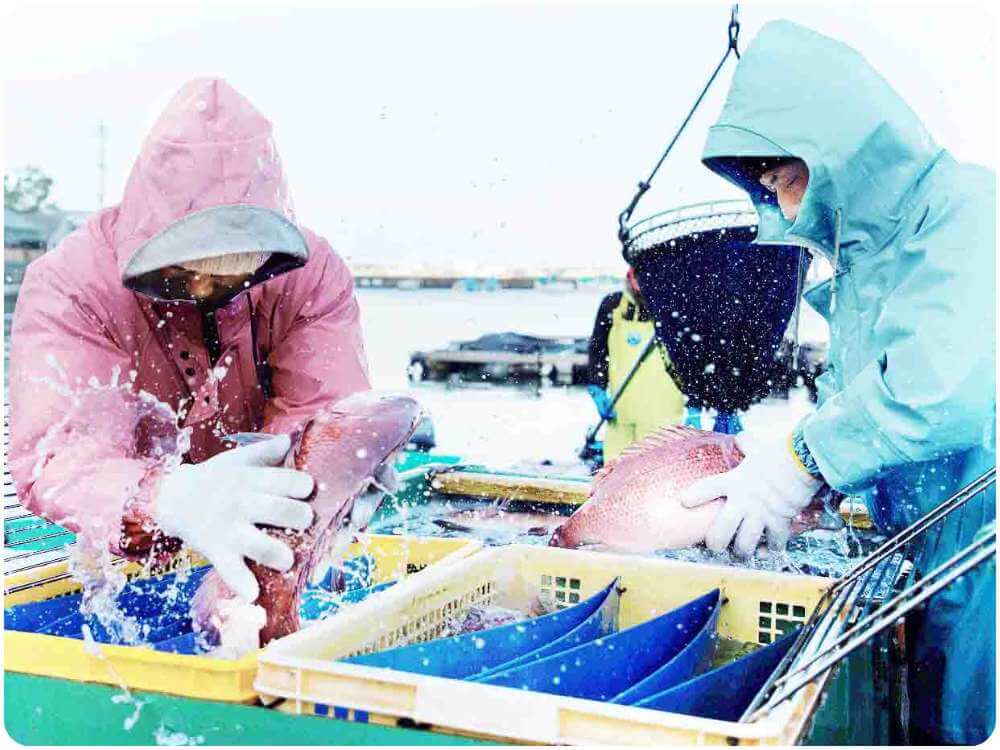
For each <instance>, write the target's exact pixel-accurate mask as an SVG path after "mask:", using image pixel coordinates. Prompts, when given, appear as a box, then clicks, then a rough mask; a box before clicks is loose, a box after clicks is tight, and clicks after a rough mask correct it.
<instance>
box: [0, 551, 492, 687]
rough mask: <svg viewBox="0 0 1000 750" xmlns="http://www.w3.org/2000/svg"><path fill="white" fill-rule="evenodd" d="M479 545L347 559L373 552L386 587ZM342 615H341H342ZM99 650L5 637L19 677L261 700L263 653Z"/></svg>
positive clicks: (49, 638)
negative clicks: (258, 676) (218, 655)
mask: <svg viewBox="0 0 1000 750" xmlns="http://www.w3.org/2000/svg"><path fill="white" fill-rule="evenodd" d="M480 547H481V545H480V543H479V542H474V541H469V540H461V539H429V538H417V537H405V536H386V535H378V534H372V535H370V536H369V537H368V541H367V542H365V543H355V544H353V545H352V546H351V547H350V548H349V550H348V555H349V556H350V555H356V554H362V553H365V552H367V553H368V554H371V555H372V556H373V557H374V558H375V582H376V583H382V582H383V581H387V580H391V579H394V578H404V577H406V576H409V575H411V574H413V573H416V572H418V571H422V570H424V569H425V568H428V567H430V566H436V565H438V564H440V565H442V566H445V567H447V565H448V564H450V563H454V562H456V561H457V560H460V559H461V558H463V557H466V556H468V555H470V554H472V553H473V552H475V551H476V550H478V549H479V548H480ZM141 571H142V568H141V567H140V566H138V565H136V564H134V563H128V564H126V566H125V572H126V574H127V575H129V576H130V577H131V576H134V575H139V574H141ZM66 572H67V568H66V563H57V564H52V565H48V566H45V567H42V568H38V569H36V570H33V571H29V572H26V573H21V574H18V575H17V576H8V577H7V578H5V579H4V589H5V592H6V591H9V590H11V589H14V588H18V587H19V586H21V585H24V584H26V583H31V582H32V581H41V580H46V579H51V578H57V577H59V576H62V575H63V574H65V573H66ZM400 585H401V584H400ZM393 588H395V587H393ZM390 590H391V589H387V591H390ZM77 591H79V584H78V583H77V582H76V581H74V580H73V579H72V578H69V577H64V578H62V579H61V580H56V581H51V582H48V583H44V584H40V585H38V586H33V587H31V588H27V589H22V590H19V591H16V592H15V593H11V594H6V593H5V596H4V606H5V607H10V606H14V605H17V604H25V603H27V602H32V601H41V600H44V599H51V598H53V597H55V596H60V595H63V594H69V593H75V592H77ZM382 593H385V592H379V593H378V594H375V595H373V596H372V597H371V598H377V597H378V596H381V594H382ZM344 611H347V609H345V610H344ZM339 616H340V614H337V615H335V617H339ZM313 627H315V626H313ZM99 652H100V653H99V655H98V654H95V653H91V651H89V650H88V648H87V646H86V644H84V643H83V641H80V640H77V639H75V638H63V637H60V636H53V635H39V634H36V633H20V632H4V669H6V670H10V671H13V672H26V673H28V674H35V675H43V676H46V677H59V678H62V679H67V680H76V681H80V682H100V683H105V684H109V685H124V686H126V687H128V688H130V689H135V690H151V691H156V692H162V693H170V694H172V695H181V696H186V697H189V698H202V699H208V700H216V701H227V702H238V703H252V702H255V701H256V700H257V697H258V696H257V693H256V691H255V690H254V687H253V681H254V675H255V673H256V669H257V653H259V652H257V653H253V654H248V655H247V656H244V657H243V658H242V659H238V660H230V659H210V658H207V657H204V656H191V655H187V654H170V653H162V652H159V651H154V650H152V649H149V648H141V647H137V646H109V645H103V644H102V645H101V646H100V648H99Z"/></svg>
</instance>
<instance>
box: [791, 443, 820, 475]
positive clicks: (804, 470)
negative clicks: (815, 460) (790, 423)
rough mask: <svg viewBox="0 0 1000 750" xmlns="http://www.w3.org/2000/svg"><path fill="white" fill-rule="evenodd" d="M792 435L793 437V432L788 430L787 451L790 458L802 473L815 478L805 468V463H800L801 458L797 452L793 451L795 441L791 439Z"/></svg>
mask: <svg viewBox="0 0 1000 750" xmlns="http://www.w3.org/2000/svg"><path fill="white" fill-rule="evenodd" d="M793 437H794V433H791V432H789V433H788V452H789V453H791V454H792V459H793V460H794V461H795V465H796V466H798V467H799V468H800V469H801V470H802V473H803V474H805V475H806V476H807V477H809V478H810V479H815V478H816V477H814V476H813V475H812V474H810V473H809V469H807V468H806V465H805V464H804V463H802V459H801V458H799V454H798V453H796V452H795V443H794V441H793Z"/></svg>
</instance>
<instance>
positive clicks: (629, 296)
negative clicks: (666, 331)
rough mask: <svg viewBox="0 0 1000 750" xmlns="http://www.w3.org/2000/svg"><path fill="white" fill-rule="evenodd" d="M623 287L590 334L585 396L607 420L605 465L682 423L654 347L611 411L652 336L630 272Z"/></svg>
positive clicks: (659, 350)
mask: <svg viewBox="0 0 1000 750" xmlns="http://www.w3.org/2000/svg"><path fill="white" fill-rule="evenodd" d="M625 279H626V281H625V286H624V289H623V290H622V291H620V292H612V293H611V294H609V295H607V296H606V297H605V298H604V299H603V300H602V301H601V305H600V307H599V308H598V311H597V319H596V320H595V321H594V331H593V333H592V334H591V336H590V349H589V354H588V361H589V382H590V385H589V386H588V389H587V390H588V392H589V393H590V395H591V398H593V399H594V403H595V404H596V406H597V410H598V413H599V414H600V415H601V416H603V417H605V418H606V419H607V425H606V427H605V433H604V461H605V462H608V461H611V460H613V459H614V458H615V457H616V456H618V455H619V454H620V453H621V452H622V451H623V450H625V449H626V448H627V447H628V446H630V445H631V444H632V443H634V442H636V441H637V440H640V439H641V438H642V437H644V436H645V435H647V434H649V433H650V432H652V431H653V430H655V429H657V428H658V427H664V426H666V425H673V424H680V423H681V422H682V421H683V420H684V414H685V410H684V394H683V393H681V390H680V388H679V387H678V384H677V381H676V376H675V375H674V374H673V369H672V368H671V366H670V357H669V355H668V354H667V350H666V347H664V346H663V344H662V343H657V344H656V346H655V347H654V348H653V351H651V352H650V353H649V354H647V355H646V358H645V360H644V361H643V363H642V365H640V367H639V369H638V371H636V373H635V375H634V376H633V377H632V380H631V381H630V382H629V384H628V386H627V387H626V388H625V391H624V393H622V395H621V397H620V398H619V399H618V401H617V403H615V405H614V408H612V407H611V399H612V398H613V394H615V393H617V392H618V389H619V388H621V385H622V383H623V382H624V381H625V377H626V375H628V373H629V371H630V370H631V369H632V366H633V365H634V364H635V362H636V359H637V358H638V357H639V355H640V354H641V353H642V351H643V348H644V347H645V346H646V344H647V343H648V341H649V339H650V337H651V336H653V335H654V334H655V332H656V324H655V323H654V321H653V319H652V317H651V316H650V314H649V311H648V309H647V307H646V303H645V300H644V299H643V297H642V292H640V291H639V284H638V282H637V281H636V278H635V273H634V272H633V270H632V269H631V268H629V270H628V273H627V274H626V277H625Z"/></svg>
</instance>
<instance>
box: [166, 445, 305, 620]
mask: <svg viewBox="0 0 1000 750" xmlns="http://www.w3.org/2000/svg"><path fill="white" fill-rule="evenodd" d="M290 447H291V443H290V441H289V438H288V436H287V435H277V436H275V438H274V439H273V440H266V441H263V442H260V443H256V444H254V445H247V446H243V447H240V448H233V449H232V450H228V451H225V452H223V453H220V454H218V455H217V456H214V457H212V458H210V459H208V460H207V461H204V462H202V463H200V464H183V465H181V466H178V467H177V468H176V469H175V470H174V471H172V472H170V474H168V475H167V476H166V477H165V478H164V479H163V482H162V483H161V485H160V489H159V492H158V493H157V495H156V500H155V501H154V503H153V518H154V519H155V520H156V523H157V524H158V525H159V527H160V528H161V529H163V531H165V532H166V533H167V534H170V535H171V536H176V537H180V538H181V539H182V540H184V542H186V543H187V544H188V546H190V547H191V548H192V549H194V550H196V551H197V552H200V553H201V554H202V555H204V556H205V557H206V558H207V559H208V561H209V562H211V563H212V565H213V566H215V570H216V571H217V572H218V573H219V576H220V577H221V578H222V580H223V581H224V582H225V583H226V585H227V586H228V587H229V588H230V589H232V591H233V593H234V594H236V595H237V596H238V597H240V598H241V599H243V600H244V601H247V602H254V601H256V600H257V596H258V594H259V593H260V591H259V586H258V585H257V579H256V578H254V575H253V573H251V572H250V569H249V568H248V567H247V564H246V561H245V560H244V558H245V557H249V558H250V559H251V560H255V561H257V562H258V563H260V564H261V565H266V566H267V567H269V568H275V569H276V570H280V571H282V572H284V571H286V570H288V569H289V568H291V567H292V563H293V562H294V556H293V554H292V550H291V548H290V547H289V546H288V545H287V544H284V543H283V542H280V541H278V540H277V539H274V538H273V537H270V536H268V535H267V534H266V533H264V532H263V531H261V530H260V529H258V528H257V527H256V525H255V524H268V525H271V526H278V527H282V528H288V529H305V528H307V527H308V526H309V524H311V523H312V520H313V510H312V508H311V507H310V506H309V504H308V503H304V502H302V498H307V497H309V495H310V494H311V493H312V491H313V478H312V477H311V476H310V475H309V474H307V473H305V472H304V471H296V470H295V469H286V468H279V467H278V464H280V463H281V462H282V461H283V460H284V458H285V454H287V453H288V450H289V448H290ZM296 498H298V499H296Z"/></svg>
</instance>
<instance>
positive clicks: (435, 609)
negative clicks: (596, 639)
mask: <svg viewBox="0 0 1000 750" xmlns="http://www.w3.org/2000/svg"><path fill="white" fill-rule="evenodd" d="M615 576H619V577H620V578H621V585H622V587H623V588H624V593H623V594H622V598H621V610H620V614H619V623H620V626H621V627H623V628H625V627H630V626H632V625H635V624H638V623H640V622H643V621H645V620H648V619H650V618H652V617H654V616H656V615H658V614H661V613H663V612H666V611H668V610H670V609H672V608H674V607H676V606H679V605H681V604H683V603H685V602H687V601H690V600H691V599H694V598H695V597H697V596H699V595H701V594H704V593H707V592H708V591H710V590H712V589H713V588H716V587H718V588H721V589H722V592H723V595H724V597H725V598H726V599H727V600H728V602H727V603H726V604H725V605H724V607H723V609H722V612H721V616H720V619H719V633H720V635H722V636H726V637H730V638H734V639H737V640H740V641H744V642H758V643H768V642H771V641H772V640H774V639H775V638H776V637H777V636H778V635H780V634H781V633H782V632H783V631H784V630H785V629H786V628H789V627H793V626H794V625H795V624H796V623H801V622H803V621H805V619H806V617H807V616H808V615H809V614H810V613H811V611H812V609H813V608H814V607H815V605H816V604H817V602H818V601H819V599H820V596H821V595H822V592H823V591H824V589H825V588H826V587H827V586H829V585H830V580H829V579H825V578H814V577H809V576H793V575H787V574H781V573H768V572H762V571H755V570H745V569H738V568H728V567H718V566H708V565H700V564H693V563H685V562H678V561H672V560H663V559H656V558H643V557H634V556H624V555H611V554H605V553H598V552H586V551H579V550H566V549H557V548H551V547H531V546H523V545H511V546H508V547H500V548H492V549H485V550H483V551H480V552H478V553H476V554H474V555H472V556H471V557H469V558H467V559H465V560H463V561H462V562H461V563H460V564H459V565H452V566H448V567H441V568H438V569H435V570H429V571H427V572H426V573H425V574H424V575H422V576H419V577H415V578H413V579H411V580H409V581H407V582H405V583H404V584H401V585H399V586H395V587H393V588H392V589H389V590H387V591H385V592H384V595H383V596H381V597H379V598H378V599H377V600H375V599H371V600H369V601H365V602H362V603H361V604H359V605H358V606H356V607H354V608H353V609H351V610H350V611H346V612H344V613H343V614H341V615H340V616H338V617H337V618H335V619H331V620H328V621H326V622H323V623H319V624H317V625H316V626H315V627H313V628H309V629H308V630H303V631H301V632H299V633H295V634H293V635H290V636H288V637H287V638H283V639H281V640H280V641H276V642H274V643H272V644H270V645H269V646H268V647H267V648H266V649H264V651H263V652H261V654H260V657H259V660H258V671H257V680H256V682H255V683H254V685H255V687H256V689H257V691H258V692H259V693H260V694H261V695H262V696H265V697H266V698H267V699H269V700H275V699H281V698H284V699H285V701H284V702H283V703H282V704H281V706H280V708H281V710H284V711H288V712H290V713H299V714H316V715H326V716H330V715H333V714H338V715H340V716H344V715H345V714H346V715H347V716H348V717H355V718H356V719H357V717H362V718H363V720H368V721H372V722H379V723H385V724H400V725H405V726H414V725H416V726H420V727H424V728H427V729H432V730H434V731H438V732H446V733H457V734H464V735H470V736H476V737H484V738H491V739H499V740H503V741H506V742H523V743H546V744H598V743H612V744H678V743H680V744H736V743H751V744H757V743H763V744H775V743H778V744H791V743H792V742H794V741H795V739H796V738H797V737H799V736H800V734H801V732H802V731H803V730H804V728H805V723H806V721H807V720H808V718H809V716H810V715H811V714H812V712H813V710H814V708H815V706H816V703H817V700H818V697H819V694H820V692H821V689H822V684H820V683H823V682H824V681H825V679H826V678H827V677H828V676H827V675H824V676H823V679H822V680H821V681H820V683H817V684H814V685H811V686H810V688H809V689H807V690H805V691H802V692H800V693H799V694H798V695H797V696H796V698H795V699H794V700H792V701H790V702H786V703H785V704H783V706H782V707H780V708H779V709H777V710H776V711H775V712H772V713H771V714H769V715H768V716H766V717H765V718H764V719H763V720H761V721H759V722H755V723H748V724H741V723H737V722H722V721H714V720H708V719H700V718H697V717H692V716H685V715H681V714H673V713H668V712H664V711H655V710H651V709H642V708H634V707H630V706H619V705H612V704H609V703H601V702H598V701H590V700H582V699H576V698H565V697H561V696H556V695H549V694H543V693H536V692H529V691H524V690H515V689H511V688H506V687H496V686H490V685H481V684H476V683H470V682H465V681H461V680H451V679H447V678H441V677H430V676H426V675H420V674H413V673H407V672H399V671H395V670H389V669H384V668H375V667H367V666H362V665H355V664H346V663H342V662H338V661H336V660H337V659H340V658H342V657H346V656H351V655H355V654H359V653H369V652H372V651H376V650H382V649H385V648H390V647H393V646H397V645H402V644H405V643H415V642H421V641H427V640H431V639H433V638H434V637H436V636H438V635H439V634H440V633H441V631H442V626H443V622H444V620H445V619H446V618H448V617H454V616H455V615H457V614H460V613H461V612H463V611H464V610H465V609H467V608H468V607H469V606H471V605H473V604H480V603H491V604H495V605H499V606H506V607H515V608H522V609H523V608H524V607H526V606H527V605H528V603H529V602H530V601H531V600H532V599H533V598H534V597H535V596H537V595H538V594H539V591H540V590H542V591H547V592H549V593H550V594H551V596H552V597H554V598H555V599H556V600H557V601H558V602H562V603H564V604H565V605H566V606H568V605H569V604H571V603H573V602H575V601H580V600H582V599H585V598H587V597H589V596H591V595H592V594H594V593H596V592H597V591H599V590H600V589H601V588H602V587H604V586H605V585H607V584H608V582H609V581H611V580H612V578H614V577H615ZM331 707H332V708H331ZM335 709H336V710H335Z"/></svg>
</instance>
